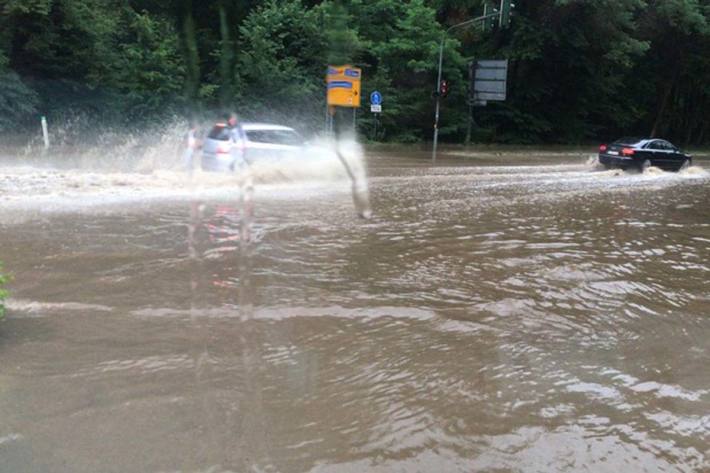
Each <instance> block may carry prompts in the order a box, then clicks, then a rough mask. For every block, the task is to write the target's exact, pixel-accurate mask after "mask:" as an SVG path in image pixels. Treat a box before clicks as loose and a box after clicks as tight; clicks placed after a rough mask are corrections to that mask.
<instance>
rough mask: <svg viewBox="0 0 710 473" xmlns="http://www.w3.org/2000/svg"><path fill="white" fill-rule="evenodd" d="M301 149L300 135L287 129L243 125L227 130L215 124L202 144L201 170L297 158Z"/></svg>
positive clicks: (220, 124)
mask: <svg viewBox="0 0 710 473" xmlns="http://www.w3.org/2000/svg"><path fill="white" fill-rule="evenodd" d="M304 146H305V142H304V140H303V138H302V137H301V135H299V134H298V133H297V132H296V130H294V129H293V128H289V127H287V126H281V125H271V124H267V123H243V124H241V125H240V126H237V127H235V128H229V127H227V125H225V124H223V123H218V124H216V125H215V126H214V127H213V128H212V130H211V131H210V132H209V134H208V135H207V137H206V138H205V140H204V142H203V144H202V169H203V170H205V171H234V170H237V169H239V167H240V166H241V165H243V164H245V163H246V164H254V163H257V162H263V161H278V160H282V159H284V158H292V157H298V156H299V155H302V154H303V149H304Z"/></svg>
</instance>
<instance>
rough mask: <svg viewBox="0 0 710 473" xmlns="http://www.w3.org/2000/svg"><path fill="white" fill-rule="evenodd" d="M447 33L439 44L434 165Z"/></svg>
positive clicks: (432, 157) (432, 156)
mask: <svg viewBox="0 0 710 473" xmlns="http://www.w3.org/2000/svg"><path fill="white" fill-rule="evenodd" d="M446 33H448V30H447V31H446V32H444V34H443V35H442V36H441V44H439V73H438V74H437V76H436V111H435V112H434V146H433V147H432V149H431V161H432V162H433V163H435V162H436V146H437V144H438V142H439V102H440V101H441V97H440V95H441V94H440V92H441V91H440V90H439V89H440V88H441V63H442V62H443V61H444V40H445V39H446Z"/></svg>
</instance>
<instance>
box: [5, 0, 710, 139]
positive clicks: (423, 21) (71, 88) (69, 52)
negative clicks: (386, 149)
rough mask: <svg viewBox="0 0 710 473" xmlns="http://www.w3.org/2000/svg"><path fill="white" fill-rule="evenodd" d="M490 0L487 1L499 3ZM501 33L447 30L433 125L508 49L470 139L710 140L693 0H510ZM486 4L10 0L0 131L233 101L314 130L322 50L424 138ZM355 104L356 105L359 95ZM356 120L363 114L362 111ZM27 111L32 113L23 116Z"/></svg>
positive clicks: (147, 116)
mask: <svg viewBox="0 0 710 473" xmlns="http://www.w3.org/2000/svg"><path fill="white" fill-rule="evenodd" d="M493 3H497V2H493ZM515 3H516V9H515V13H516V15H515V17H514V19H513V22H512V25H511V27H510V28H508V29H497V30H494V31H492V32H488V33H484V32H482V31H480V30H479V29H476V28H469V29H465V30H459V31H458V32H457V33H456V34H455V35H451V36H450V37H449V38H448V39H447V42H446V47H445V57H444V76H445V77H446V78H447V79H448V80H449V82H450V83H451V95H450V96H449V98H448V99H446V100H445V101H444V103H443V111H442V123H441V126H442V128H441V136H442V139H444V140H449V141H462V140H463V138H464V136H465V135H466V131H467V127H468V124H469V112H470V110H469V107H468V106H467V104H466V100H465V99H466V94H467V88H468V85H467V78H466V77H467V70H466V66H467V62H468V60H467V59H465V58H468V59H471V58H508V59H510V61H511V62H510V64H511V70H510V77H509V94H508V101H507V102H505V103H494V104H489V105H488V106H487V107H486V108H481V109H475V110H474V113H475V119H476V123H477V125H478V127H477V128H476V127H474V133H473V136H474V137H475V138H477V139H479V140H485V141H497V142H580V141H586V140H590V139H606V138H610V137H614V136H616V135H622V134H641V135H647V134H651V133H653V134H657V135H663V136H665V137H667V138H670V139H672V140H674V141H676V142H678V143H709V142H710V118H709V117H708V116H707V114H706V113H705V112H704V111H705V110H707V109H708V108H709V107H710V89H709V88H708V85H707V84H708V80H707V78H708V77H710V21H709V18H710V5H708V4H707V2H700V1H698V0H687V1H682V2H681V1H677V0H656V1H653V2H651V1H647V0H535V1H532V0H518V1H516V2H515ZM482 5H483V0H463V1H455V2H454V1H451V0H405V1H396V0H342V1H338V0H326V1H318V0H267V1H265V2H257V1H255V0H248V1H236V0H215V1H212V2H196V1H194V0H175V1H173V2H164V1H158V0H38V1H34V2H26V1H23V0H6V1H5V2H4V6H2V7H0V9H1V10H0V130H7V129H8V128H13V127H14V128H16V127H20V126H22V125H23V123H25V121H27V120H29V119H30V118H36V115H38V114H44V115H48V116H49V117H50V119H53V120H54V121H55V122H56V121H57V118H60V115H62V114H65V113H68V114H70V115H76V114H88V115H90V116H92V117H97V119H98V120H101V121H102V122H115V123H116V124H124V125H126V124H131V125H137V126H140V125H141V124H142V123H145V122H146V121H148V120H151V119H156V118H161V117H164V116H168V115H173V114H175V113H183V114H184V113H188V112H189V113H195V112H198V113H199V112H204V111H205V110H216V109H220V108H222V109H223V108H237V109H239V110H240V111H241V112H242V113H244V114H246V115H247V116H249V115H251V116H253V117H255V118H256V117H266V118H271V117H276V118H277V119H279V120H283V119H286V120H289V119H290V120H291V121H292V122H299V123H301V124H304V123H308V124H310V125H311V126H313V127H315V126H316V124H320V123H321V122H322V118H323V114H324V107H325V104H324V97H325V90H324V77H323V75H324V70H325V65H326V64H327V63H329V62H330V63H334V62H352V63H355V64H357V65H359V66H361V67H362V68H363V70H364V81H363V92H364V94H365V95H367V94H369V92H370V91H371V90H373V89H378V90H380V91H381V92H382V93H383V96H384V104H383V113H382V115H381V117H380V119H381V120H380V126H381V128H380V129H381V130H384V135H383V137H384V139H388V140H395V141H417V140H424V139H429V138H430V136H431V124H432V115H433V101H432V99H431V92H432V89H433V88H434V82H435V77H436V60H437V53H438V45H439V41H440V39H441V35H442V34H443V31H444V30H445V29H446V28H447V27H448V26H450V25H452V24H455V23H458V22H460V21H463V20H466V19H468V18H471V17H472V16H475V15H477V14H479V13H480V12H481V11H482ZM364 105H367V104H366V101H365V103H364ZM360 118H361V119H360V121H359V123H360V126H361V127H362V130H363V131H365V130H367V129H368V128H369V127H370V126H371V125H372V122H371V116H370V113H369V112H367V111H365V113H360ZM35 121H36V120H35Z"/></svg>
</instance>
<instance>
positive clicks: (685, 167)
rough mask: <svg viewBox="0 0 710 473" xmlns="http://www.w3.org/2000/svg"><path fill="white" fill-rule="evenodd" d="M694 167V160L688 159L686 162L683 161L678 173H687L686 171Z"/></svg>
mask: <svg viewBox="0 0 710 473" xmlns="http://www.w3.org/2000/svg"><path fill="white" fill-rule="evenodd" d="M692 165H693V160H692V159H690V158H688V159H686V160H685V161H683V164H681V165H680V167H679V168H678V171H685V170H686V169H688V168H689V167H690V166H692Z"/></svg>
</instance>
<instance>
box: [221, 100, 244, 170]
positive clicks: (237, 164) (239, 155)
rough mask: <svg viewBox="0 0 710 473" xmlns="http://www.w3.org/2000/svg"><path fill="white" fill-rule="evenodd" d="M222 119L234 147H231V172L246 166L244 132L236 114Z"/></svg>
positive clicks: (227, 115) (230, 114)
mask: <svg viewBox="0 0 710 473" xmlns="http://www.w3.org/2000/svg"><path fill="white" fill-rule="evenodd" d="M224 119H225V123H226V126H227V129H228V130H229V138H230V140H231V141H232V142H233V143H234V146H232V155H233V159H232V163H233V164H232V166H233V169H232V170H233V171H235V170H238V169H239V168H241V167H242V166H244V165H246V164H248V163H247V161H246V156H245V153H246V151H245V149H244V141H245V137H244V130H243V129H242V126H241V124H240V123H239V118H238V117H237V114H236V113H234V112H231V113H228V114H226V115H225V117H224Z"/></svg>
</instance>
